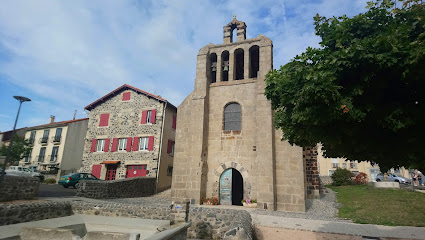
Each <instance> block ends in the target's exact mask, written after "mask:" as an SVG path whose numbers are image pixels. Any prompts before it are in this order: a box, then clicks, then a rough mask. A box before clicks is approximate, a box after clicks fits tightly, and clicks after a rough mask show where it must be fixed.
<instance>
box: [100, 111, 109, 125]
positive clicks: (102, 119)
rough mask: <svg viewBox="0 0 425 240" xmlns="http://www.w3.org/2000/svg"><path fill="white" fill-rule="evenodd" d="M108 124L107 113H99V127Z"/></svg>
mask: <svg viewBox="0 0 425 240" xmlns="http://www.w3.org/2000/svg"><path fill="white" fill-rule="evenodd" d="M108 125H109V113H104V114H100V120H99V127H106V126H108Z"/></svg>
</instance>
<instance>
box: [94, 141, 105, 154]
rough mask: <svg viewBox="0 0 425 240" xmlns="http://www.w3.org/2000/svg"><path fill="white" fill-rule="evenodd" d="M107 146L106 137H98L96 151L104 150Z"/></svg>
mask: <svg viewBox="0 0 425 240" xmlns="http://www.w3.org/2000/svg"><path fill="white" fill-rule="evenodd" d="M104 148H105V139H98V140H97V141H96V152H103V150H104Z"/></svg>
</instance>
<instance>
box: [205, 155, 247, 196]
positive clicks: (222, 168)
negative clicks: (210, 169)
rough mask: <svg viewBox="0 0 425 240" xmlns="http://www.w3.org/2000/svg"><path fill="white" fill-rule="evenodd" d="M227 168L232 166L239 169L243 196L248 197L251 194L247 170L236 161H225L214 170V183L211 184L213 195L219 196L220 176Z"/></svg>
mask: <svg viewBox="0 0 425 240" xmlns="http://www.w3.org/2000/svg"><path fill="white" fill-rule="evenodd" d="M229 168H234V169H236V170H238V171H239V173H240V174H241V175H242V178H243V197H244V198H250V195H251V183H250V179H249V174H248V170H246V168H244V167H242V165H241V164H240V163H236V162H225V163H223V164H221V165H220V166H219V167H218V168H216V169H215V170H214V184H213V186H212V188H213V189H212V193H213V197H219V187H220V177H221V174H223V172H224V171H225V170H227V169H229Z"/></svg>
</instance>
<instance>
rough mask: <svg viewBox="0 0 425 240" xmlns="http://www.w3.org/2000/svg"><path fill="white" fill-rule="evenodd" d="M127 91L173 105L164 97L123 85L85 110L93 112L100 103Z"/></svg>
mask: <svg viewBox="0 0 425 240" xmlns="http://www.w3.org/2000/svg"><path fill="white" fill-rule="evenodd" d="M125 89H132V90H134V91H136V92H138V93H141V94H144V95H146V96H148V97H152V98H155V99H157V100H158V101H161V102H167V103H168V104H171V103H170V102H168V101H167V100H166V99H163V98H162V97H160V96H157V95H154V94H152V93H148V92H146V91H143V90H141V89H138V88H136V87H133V86H130V85H128V84H124V85H122V86H121V87H118V88H117V89H115V90H113V91H112V92H110V93H108V94H106V95H105V96H103V97H101V98H99V99H97V100H96V101H94V102H92V103H90V104H89V105H87V106H86V107H85V108H84V109H86V110H88V111H90V110H92V109H93V108H95V107H96V106H97V105H98V104H100V103H102V102H104V101H105V100H106V99H108V98H110V97H112V96H115V94H117V93H118V92H120V91H122V90H125ZM171 105H172V104H171ZM172 106H173V105H172ZM173 107H174V106H173Z"/></svg>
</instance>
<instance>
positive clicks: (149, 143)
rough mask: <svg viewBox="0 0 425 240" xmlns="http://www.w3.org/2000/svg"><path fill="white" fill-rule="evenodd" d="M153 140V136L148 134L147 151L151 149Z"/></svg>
mask: <svg viewBox="0 0 425 240" xmlns="http://www.w3.org/2000/svg"><path fill="white" fill-rule="evenodd" d="M153 141H154V137H153V136H150V137H149V142H148V151H153Z"/></svg>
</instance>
